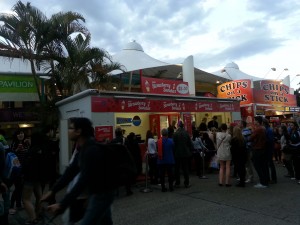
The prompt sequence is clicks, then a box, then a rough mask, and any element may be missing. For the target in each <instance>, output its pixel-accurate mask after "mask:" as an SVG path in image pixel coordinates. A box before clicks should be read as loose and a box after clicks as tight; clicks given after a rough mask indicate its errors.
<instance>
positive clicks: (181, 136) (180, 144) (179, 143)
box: [173, 120, 192, 188]
mask: <svg viewBox="0 0 300 225" xmlns="http://www.w3.org/2000/svg"><path fill="white" fill-rule="evenodd" d="M173 141H174V144H175V148H174V155H175V185H176V186H179V185H180V168H181V169H182V172H183V176H184V186H185V188H189V187H190V186H191V185H190V178H189V160H190V157H191V156H192V151H191V150H192V139H191V138H190V135H189V133H188V132H187V131H186V130H185V129H184V124H183V122H182V121H181V120H180V121H179V122H178V129H177V130H176V132H175V133H174V135H173Z"/></svg>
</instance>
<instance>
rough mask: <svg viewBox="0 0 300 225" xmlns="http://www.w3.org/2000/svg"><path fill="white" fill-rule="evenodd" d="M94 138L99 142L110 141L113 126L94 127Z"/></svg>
mask: <svg viewBox="0 0 300 225" xmlns="http://www.w3.org/2000/svg"><path fill="white" fill-rule="evenodd" d="M95 138H96V140H97V141H100V142H106V141H111V140H112V139H113V126H95Z"/></svg>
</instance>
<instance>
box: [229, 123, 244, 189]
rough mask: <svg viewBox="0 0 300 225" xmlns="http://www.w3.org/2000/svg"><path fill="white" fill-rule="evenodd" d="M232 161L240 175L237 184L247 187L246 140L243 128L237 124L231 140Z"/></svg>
mask: <svg viewBox="0 0 300 225" xmlns="http://www.w3.org/2000/svg"><path fill="white" fill-rule="evenodd" d="M230 145H231V154H232V161H233V164H234V169H235V170H236V172H237V175H238V177H239V179H240V180H239V182H238V183H237V184H236V186H237V187H245V177H246V168H245V165H246V159H247V150H246V141H245V139H244V137H243V135H242V131H241V128H240V127H239V126H235V127H234V128H233V131H232V139H231V142H230Z"/></svg>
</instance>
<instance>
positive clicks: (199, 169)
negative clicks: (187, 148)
mask: <svg viewBox="0 0 300 225" xmlns="http://www.w3.org/2000/svg"><path fill="white" fill-rule="evenodd" d="M192 142H193V160H194V162H195V166H196V175H197V176H198V177H202V176H203V172H204V171H203V166H204V165H203V162H204V160H202V157H204V155H205V154H204V153H205V152H207V151H208V149H207V148H206V147H205V145H204V144H203V142H202V139H201V138H200V133H199V131H198V130H194V131H193V138H192Z"/></svg>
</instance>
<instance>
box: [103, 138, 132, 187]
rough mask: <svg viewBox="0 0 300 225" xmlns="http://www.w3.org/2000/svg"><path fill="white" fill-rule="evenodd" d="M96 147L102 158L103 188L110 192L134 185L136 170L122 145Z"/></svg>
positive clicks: (127, 151) (129, 155)
mask: <svg viewBox="0 0 300 225" xmlns="http://www.w3.org/2000/svg"><path fill="white" fill-rule="evenodd" d="M98 145H99V150H100V151H103V157H104V160H103V162H104V167H103V168H104V182H103V183H104V185H105V187H104V188H105V189H106V190H112V189H116V188H118V187H120V186H124V185H126V184H132V183H134V182H135V179H136V176H137V168H136V165H135V162H134V159H133V157H132V155H131V153H130V152H129V150H128V149H127V147H126V146H125V145H122V144H101V143H99V144H98Z"/></svg>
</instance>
